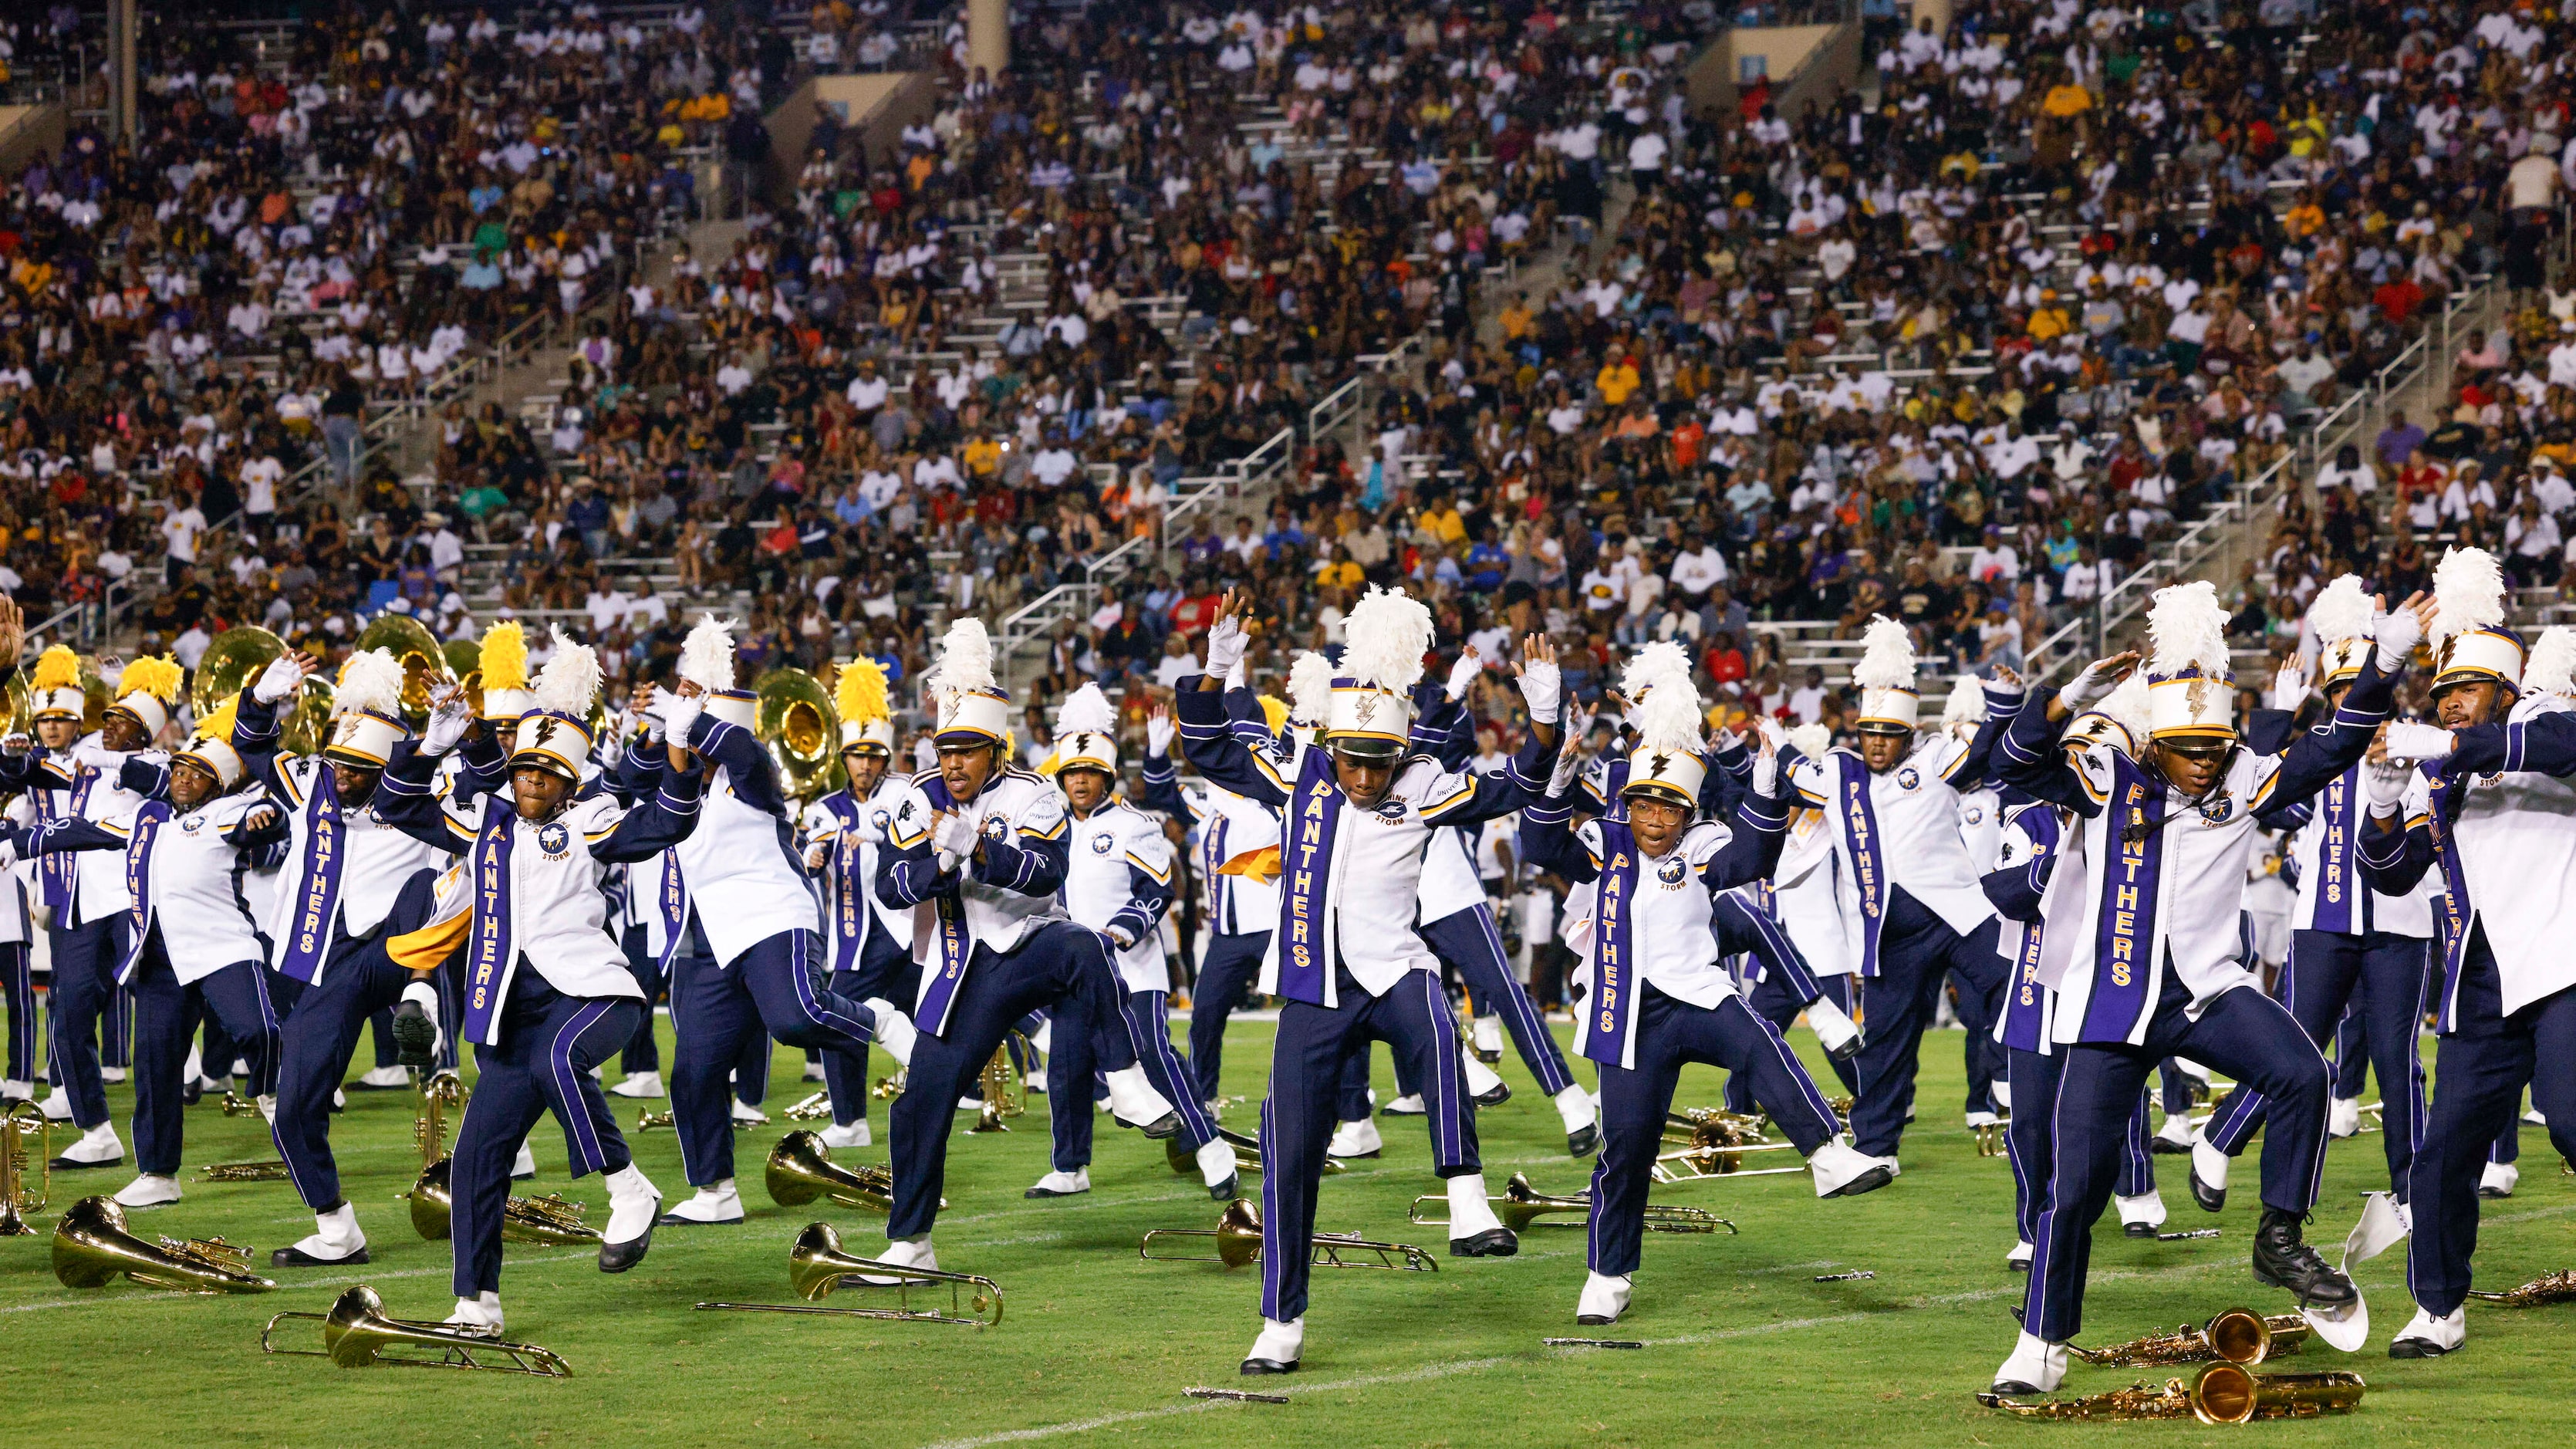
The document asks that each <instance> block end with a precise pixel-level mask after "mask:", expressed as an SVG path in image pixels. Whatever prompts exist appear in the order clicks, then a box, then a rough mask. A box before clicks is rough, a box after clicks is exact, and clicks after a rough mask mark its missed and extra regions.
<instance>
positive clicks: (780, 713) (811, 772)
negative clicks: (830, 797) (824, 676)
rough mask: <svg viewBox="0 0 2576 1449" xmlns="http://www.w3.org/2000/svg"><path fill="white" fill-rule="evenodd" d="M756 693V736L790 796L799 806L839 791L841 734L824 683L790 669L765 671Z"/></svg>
mask: <svg viewBox="0 0 2576 1449" xmlns="http://www.w3.org/2000/svg"><path fill="white" fill-rule="evenodd" d="M752 693H753V694H754V696H756V698H757V713H756V714H755V715H754V716H753V726H752V733H753V734H754V735H756V736H758V737H759V739H760V743H761V746H762V747H763V748H764V749H766V750H768V751H769V757H770V758H771V759H772V760H774V761H776V762H777V764H778V776H779V779H780V780H781V781H783V782H784V783H785V785H786V787H787V793H788V794H789V795H791V796H793V797H795V798H796V799H798V800H812V799H815V798H817V797H819V796H822V795H825V794H828V793H829V792H831V791H832V790H834V789H837V788H838V785H837V784H836V783H835V780H836V775H838V772H839V771H840V770H841V729H840V722H839V720H838V719H837V718H836V717H835V712H834V710H833V708H832V692H831V691H830V690H827V689H825V688H824V687H823V681H821V680H819V679H816V678H815V677H814V676H813V675H811V674H808V673H806V672H805V671H804V670H802V669H798V668H796V667H795V666H794V665H786V666H782V667H780V668H777V669H771V670H766V671H764V672H763V673H762V674H761V676H760V679H759V682H758V683H756V684H755V685H753V687H752ZM838 778H839V779H843V780H846V779H847V776H838Z"/></svg>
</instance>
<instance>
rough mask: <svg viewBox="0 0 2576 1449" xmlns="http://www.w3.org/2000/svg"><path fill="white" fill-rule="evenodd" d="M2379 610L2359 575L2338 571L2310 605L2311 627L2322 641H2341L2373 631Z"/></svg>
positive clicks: (2319, 641) (2334, 642) (2336, 642)
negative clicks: (2371, 600)
mask: <svg viewBox="0 0 2576 1449" xmlns="http://www.w3.org/2000/svg"><path fill="white" fill-rule="evenodd" d="M2377 614H2378V610H2377V609H2376V608H2375V607H2373V605H2372V604H2371V602H2370V595H2369V593H2368V592H2366V591H2365V590H2364V589H2363V588H2362V586H2361V575H2359V574H2337V575H2336V576H2335V580H2334V582H2333V583H2330V584H2328V585H2326V586H2325V588H2324V589H2322V590H2320V591H2319V592H2318V594H2317V599H2316V602H2315V603H2313V604H2310V605H2308V629H2309V631H2310V632H2311V633H2313V634H2315V635H2316V636H2317V642H2318V643H2320V644H2340V643H2342V642H2344V641H2345V640H2347V639H2359V638H2362V637H2364V636H2365V635H2367V634H2369V633H2370V626H2371V623H2372V621H2373V620H2374V619H2375V618H2376V617H2377Z"/></svg>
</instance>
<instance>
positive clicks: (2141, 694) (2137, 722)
mask: <svg viewBox="0 0 2576 1449" xmlns="http://www.w3.org/2000/svg"><path fill="white" fill-rule="evenodd" d="M2085 712H2086V713H2087V714H2098V715H2101V716H2102V717H2103V718H2105V719H2108V720H2109V721H2111V722H2112V723H2113V724H2116V725H2118V726H2119V727H2120V728H2121V729H2123V730H2126V731H2128V735H2129V737H2128V739H2127V740H2125V741H2123V742H2122V743H2124V744H2125V745H2127V746H2128V748H2130V749H2133V750H2134V749H2144V748H2146V743H2147V736H2148V734H2149V733H2150V732H2151V729H2152V727H2153V724H2154V717H2153V714H2152V712H2151V711H2150V710H2149V708H2148V705H2147V671H2145V670H2143V669H2133V670H2130V671H2129V677H2128V678H2126V679H2123V680H2121V681H2120V683H2119V686H2118V687H2117V688H2115V689H2113V690H2112V691H2111V693H2110V695H2109V697H2108V698H2106V699H2104V700H2103V701H2102V702H2101V703H2100V704H2097V705H2095V706H2093V708H2091V709H2090V710H2087V711H2085ZM2073 732H2074V731H2073V730H2071V729H2070V731H2069V733H2070V734H2072V733H2073Z"/></svg>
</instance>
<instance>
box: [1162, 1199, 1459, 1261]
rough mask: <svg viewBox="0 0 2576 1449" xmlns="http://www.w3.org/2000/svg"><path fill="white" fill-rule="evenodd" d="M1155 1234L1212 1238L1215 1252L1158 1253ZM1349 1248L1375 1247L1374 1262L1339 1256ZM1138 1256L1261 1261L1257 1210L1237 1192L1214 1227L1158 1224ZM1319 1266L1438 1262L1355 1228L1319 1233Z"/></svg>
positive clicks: (1316, 1258)
mask: <svg viewBox="0 0 2576 1449" xmlns="http://www.w3.org/2000/svg"><path fill="white" fill-rule="evenodd" d="M1156 1238H1214V1239H1216V1256H1215V1257H1209V1256H1208V1255H1207V1254H1205V1253H1157V1252H1155V1251H1154V1240H1155V1239H1156ZM1345 1250H1347V1251H1350V1252H1354V1253H1375V1254H1376V1255H1377V1261H1376V1262H1374V1263H1350V1262H1344V1261H1343V1260H1342V1253H1343V1252H1344V1251H1345ZM1136 1256H1137V1257H1139V1258H1142V1259H1144V1260H1145V1261H1146V1262H1149V1263H1223V1264H1224V1265H1225V1266H1226V1267H1228V1268H1240V1267H1243V1266H1244V1265H1245V1264H1247V1263H1257V1262H1259V1261H1261V1214H1260V1212H1259V1211H1258V1210H1257V1209H1255V1208H1254V1207H1253V1205H1252V1200H1251V1199H1249V1198H1240V1197H1239V1198H1236V1199H1235V1200H1234V1201H1232V1202H1230V1203H1227V1204H1226V1205H1225V1211H1224V1212H1223V1213H1222V1214H1220V1215H1219V1216H1218V1217H1217V1220H1216V1226H1215V1227H1212V1228H1156V1229H1154V1230H1153V1231H1152V1232H1150V1233H1147V1234H1146V1235H1145V1236H1144V1238H1143V1239H1142V1240H1141V1241H1139V1242H1138V1243H1137V1244H1136ZM1310 1261H1311V1262H1312V1264H1313V1266H1315V1267H1318V1268H1385V1269H1390V1270H1393V1271H1395V1272H1399V1273H1437V1272H1439V1271H1440V1264H1439V1262H1438V1261H1437V1260H1436V1259H1434V1258H1433V1257H1432V1256H1431V1255H1430V1254H1429V1253H1426V1252H1424V1251H1423V1250H1422V1249H1420V1248H1417V1247H1414V1246H1413V1245H1412V1244H1410V1243H1373V1242H1369V1241H1367V1240H1366V1239H1363V1238H1362V1237H1360V1235H1359V1234H1357V1233H1317V1234H1315V1237H1314V1248H1313V1257H1312V1258H1311V1260H1310Z"/></svg>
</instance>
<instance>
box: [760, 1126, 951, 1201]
mask: <svg viewBox="0 0 2576 1449" xmlns="http://www.w3.org/2000/svg"><path fill="white" fill-rule="evenodd" d="M762 1177H763V1181H765V1182H766V1183H767V1185H768V1187H769V1197H770V1201H772V1202H775V1203H777V1204H778V1205H779V1206H780V1207H803V1206H804V1205H805V1204H807V1203H809V1202H812V1201H813V1200H814V1199H816V1198H818V1197H827V1198H830V1199H831V1200H832V1201H834V1202H836V1203H839V1204H840V1205H841V1206H843V1207H853V1208H857V1209H859V1210H860V1211H862V1212H871V1213H890V1212H892V1211H894V1169H893V1168H891V1167H874V1166H870V1167H855V1168H853V1167H843V1166H841V1165H840V1164H838V1163H836V1162H834V1161H832V1153H831V1149H829V1148H827V1147H825V1146H824V1145H823V1139H822V1138H820V1137H817V1136H815V1135H814V1134H813V1133H811V1132H808V1131H805V1130H804V1129H802V1128H799V1129H797V1130H796V1131H794V1132H790V1133H788V1134H787V1135H786V1136H784V1137H781V1138H779V1139H778V1145H777V1146H775V1147H773V1148H771V1149H769V1167H768V1169H767V1171H766V1172H765V1173H763V1174H762ZM940 1206H942V1207H945V1206H947V1204H945V1203H942V1204H940Z"/></svg>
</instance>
